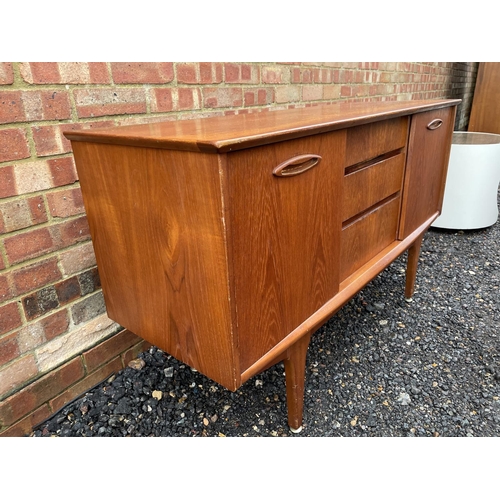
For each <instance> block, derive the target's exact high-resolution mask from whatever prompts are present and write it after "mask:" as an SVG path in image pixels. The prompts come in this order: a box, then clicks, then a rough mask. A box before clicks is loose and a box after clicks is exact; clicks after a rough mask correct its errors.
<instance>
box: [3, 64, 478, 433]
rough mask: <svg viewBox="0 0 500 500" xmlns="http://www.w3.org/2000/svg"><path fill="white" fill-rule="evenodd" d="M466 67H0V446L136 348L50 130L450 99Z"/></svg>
mask: <svg viewBox="0 0 500 500" xmlns="http://www.w3.org/2000/svg"><path fill="white" fill-rule="evenodd" d="M476 72H477V63H449V62H448V63H409V62H398V63H375V62H368V63H283V64H281V63H219V62H217V63H208V62H203V63H192V62H189V63H182V62H178V63H100V62H99V63H8V62H5V63H0V436H2V435H3V436H9V435H23V434H28V433H29V432H30V431H31V429H32V426H34V425H36V424H37V423H39V422H41V421H42V420H43V419H45V418H47V417H48V416H49V415H50V414H52V413H54V412H55V411H57V410H58V409H60V408H61V407H62V406H63V405H64V404H66V403H67V402H68V401H70V400H71V399H73V398H74V397H77V396H78V395H80V394H82V393H83V392H84V391H85V390H87V389H88V388H90V387H92V386H93V385H95V384H96V383H98V382H100V381H102V380H104V379H105V378H106V377H108V376H109V375H111V374H112V373H113V372H116V371H118V370H120V369H121V368H122V367H124V366H125V365H126V364H127V363H128V361H129V360H130V359H132V358H133V357H134V356H136V355H137V354H138V353H139V352H140V351H141V350H142V349H144V348H145V347H146V343H144V342H142V341H141V339H139V338H138V337H136V336H135V335H133V334H132V333H130V332H128V331H126V330H123V329H121V327H120V326H119V325H116V324H115V323H113V322H112V321H111V320H110V319H109V318H108V317H107V315H106V311H105V305H104V300H103V296H102V292H101V289H100V282H99V275H98V271H97V269H96V264H95V257H94V254H93V250H92V245H91V242H90V236H89V228H88V225H87V220H86V217H85V212H84V207H83V203H82V196H81V192H80V188H79V184H78V175H77V172H76V170H75V165H74V161H73V157H72V154H71V145H70V143H69V141H67V140H66V139H65V138H64V136H63V132H64V131H65V130H76V129H80V128H87V127H91V128H97V127H106V126H109V125H120V124H127V123H143V122H146V121H152V120H177V119H185V118H189V117H191V116H194V115H197V116H210V115H214V114H217V115H222V114H233V113H248V112H254V111H259V110H261V109H265V108H269V107H274V108H276V107H288V106H295V105H303V104H304V103H307V104H314V103H320V102H323V101H326V102H329V101H335V100H394V99H398V100H406V99H432V98H448V97H459V98H462V99H464V103H463V105H461V106H460V108H459V113H458V116H457V122H456V129H457V130H465V129H466V127H467V123H468V116H469V114H470V106H471V103H472V95H473V88H474V83H475V77H476Z"/></svg>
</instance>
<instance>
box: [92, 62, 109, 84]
mask: <svg viewBox="0 0 500 500" xmlns="http://www.w3.org/2000/svg"><path fill="white" fill-rule="evenodd" d="M88 65H89V75H90V83H110V82H111V79H110V76H109V71H108V67H107V65H106V63H104V62H90V63H88Z"/></svg>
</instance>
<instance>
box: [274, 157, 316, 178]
mask: <svg viewBox="0 0 500 500" xmlns="http://www.w3.org/2000/svg"><path fill="white" fill-rule="evenodd" d="M320 161H321V156H319V155H313V154H307V155H299V156H294V157H293V158H290V159H289V160H286V161H284V162H283V163H280V164H279V165H278V166H277V167H275V169H274V170H273V174H274V175H275V176H276V177H290V176H292V175H298V174H301V173H302V172H306V171H307V170H309V169H310V168H313V167H315V166H316V165H317V164H318V163H319V162H320Z"/></svg>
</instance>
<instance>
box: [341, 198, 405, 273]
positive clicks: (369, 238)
mask: <svg viewBox="0 0 500 500" xmlns="http://www.w3.org/2000/svg"><path fill="white" fill-rule="evenodd" d="M399 205H400V196H399V195H396V196H394V197H392V198H391V199H389V200H388V201H387V202H386V203H384V204H383V205H381V206H379V207H377V208H376V209H374V210H373V211H371V212H369V213H367V214H366V215H364V216H362V217H360V218H359V219H357V220H356V221H355V222H353V223H352V224H349V225H346V226H345V227H344V228H343V230H342V237H341V251H340V267H341V269H340V280H341V281H343V280H344V279H346V278H347V277H349V276H350V275H351V274H352V273H353V272H355V271H357V270H358V269H359V268H360V267H361V266H363V265H364V264H366V263H367V262H368V261H369V260H370V259H371V258H372V257H375V255H377V254H378V253H379V252H381V251H382V250H383V249H384V248H386V247H387V246H388V245H390V244H391V243H392V242H394V241H395V240H396V235H397V230H398V221H399Z"/></svg>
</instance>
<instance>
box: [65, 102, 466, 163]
mask: <svg viewBox="0 0 500 500" xmlns="http://www.w3.org/2000/svg"><path fill="white" fill-rule="evenodd" d="M460 102H461V99H433V100H415V101H377V102H354V103H353V102H334V103H326V104H318V105H312V106H306V107H300V108H293V109H278V110H273V109H272V108H267V109H265V110H263V111H261V112H255V113H245V114H240V115H224V116H215V117H209V118H193V119H188V120H175V121H162V122H155V123H146V124H141V125H120V126H114V127H110V128H103V129H99V130H76V131H67V132H64V136H65V137H66V138H67V139H69V140H71V141H82V142H93V143H103V144H116V145H126V146H136V147H150V148H159V149H173V150H182V151H197V152H205V153H226V152H229V151H236V150H240V149H246V148H250V147H255V146H261V145H264V144H272V143H274V142H279V141H283V140H288V139H296V138H299V137H306V136H308V135H312V134H318V133H323V132H329V131H333V130H338V129H341V128H347V127H353V126H356V125H363V124H366V123H372V122H375V121H379V120H383V119H387V118H396V117H399V116H405V115H410V114H415V113H420V112H424V111H429V110H433V109H440V108H444V107H449V106H456V105H458V104H459V103H460Z"/></svg>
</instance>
